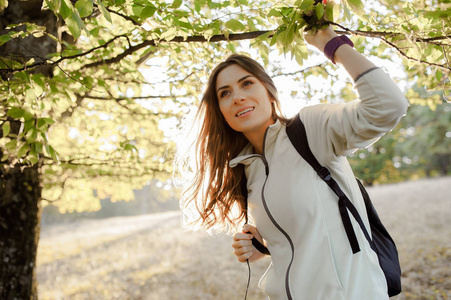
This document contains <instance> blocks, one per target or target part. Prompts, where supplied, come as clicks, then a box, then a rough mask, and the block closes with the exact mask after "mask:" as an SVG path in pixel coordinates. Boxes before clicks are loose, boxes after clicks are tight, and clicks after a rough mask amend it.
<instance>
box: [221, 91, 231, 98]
mask: <svg viewBox="0 0 451 300" xmlns="http://www.w3.org/2000/svg"><path fill="white" fill-rule="evenodd" d="M228 93H229V91H222V92H220V93H219V98H224V97H225V96H227V95H228Z"/></svg>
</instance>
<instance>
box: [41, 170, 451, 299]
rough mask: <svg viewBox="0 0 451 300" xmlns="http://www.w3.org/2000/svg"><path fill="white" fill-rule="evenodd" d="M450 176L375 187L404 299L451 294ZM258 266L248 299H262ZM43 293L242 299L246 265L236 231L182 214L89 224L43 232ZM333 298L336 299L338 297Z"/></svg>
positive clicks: (67, 296)
mask: <svg viewBox="0 0 451 300" xmlns="http://www.w3.org/2000/svg"><path fill="white" fill-rule="evenodd" d="M450 186H451V177H444V178H436V179H425V180H419V181H411V182H404V183H398V184H390V185H383V186H377V187H372V188H369V189H368V192H369V193H370V195H371V197H372V199H373V202H374V205H375V206H376V208H377V210H378V212H379V215H380V217H381V219H382V220H383V222H384V224H385V225H386V227H387V228H388V230H389V231H390V233H391V234H392V236H393V238H394V239H395V241H396V242H397V245H398V250H399V252H400V259H401V267H402V270H403V293H402V294H401V295H399V296H397V297H395V298H392V299H396V300H407V299H408V300H410V299H435V300H445V299H451V276H450V275H451V270H450V266H451V226H450V221H451V218H450V212H449V209H450V207H451V206H450V204H451V203H450V202H451V197H450V191H451V190H450V188H449V187H450ZM268 264H269V259H265V260H262V261H259V262H257V263H254V264H252V265H251V267H252V279H251V286H250V290H249V295H248V299H249V300H252V299H264V297H263V295H262V293H261V292H260V291H259V289H258V286H257V285H258V280H259V278H260V276H261V275H262V274H263V273H264V271H265V269H266V268H267V266H268ZM37 276H38V282H39V297H40V298H41V299H134V300H138V299H146V300H154V299H155V300H157V299H158V300H159V299H202V300H209V299H244V292H245V290H246V282H247V276H248V275H247V266H246V264H241V263H238V261H237V260H236V259H235V256H234V255H233V251H232V247H231V237H229V236H219V237H211V236H209V235H207V234H206V233H204V232H191V231H185V230H184V229H183V228H182V227H181V224H180V214H179V213H178V212H168V213H162V214H155V215H145V216H136V217H119V218H110V219H104V220H85V221H79V222H75V223H72V224H63V225H52V226H47V227H44V228H42V233H41V241H40V244H39V249H38V267H37ZM331 300H333V299H331Z"/></svg>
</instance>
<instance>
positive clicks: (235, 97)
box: [233, 92, 244, 103]
mask: <svg viewBox="0 0 451 300" xmlns="http://www.w3.org/2000/svg"><path fill="white" fill-rule="evenodd" d="M243 100H244V96H243V95H242V94H241V93H240V92H235V93H233V102H235V103H239V102H241V101H243Z"/></svg>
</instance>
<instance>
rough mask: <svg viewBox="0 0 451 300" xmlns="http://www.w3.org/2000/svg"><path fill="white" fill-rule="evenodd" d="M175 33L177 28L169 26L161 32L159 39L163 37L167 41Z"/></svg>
mask: <svg viewBox="0 0 451 300" xmlns="http://www.w3.org/2000/svg"><path fill="white" fill-rule="evenodd" d="M176 35H177V28H175V27H171V28H170V29H169V30H167V31H165V32H163V33H162V34H161V36H160V38H161V39H165V40H167V41H170V40H172V39H173V38H174V37H175V36H176Z"/></svg>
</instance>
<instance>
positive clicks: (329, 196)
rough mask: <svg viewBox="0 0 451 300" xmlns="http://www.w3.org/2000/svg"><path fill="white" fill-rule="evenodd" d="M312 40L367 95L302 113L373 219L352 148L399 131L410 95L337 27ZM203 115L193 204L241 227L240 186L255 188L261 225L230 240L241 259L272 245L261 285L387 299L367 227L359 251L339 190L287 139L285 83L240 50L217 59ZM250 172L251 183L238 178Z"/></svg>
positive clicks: (335, 170) (296, 294)
mask: <svg viewBox="0 0 451 300" xmlns="http://www.w3.org/2000/svg"><path fill="white" fill-rule="evenodd" d="M305 39H306V41H307V42H308V43H309V44H311V45H313V46H315V47H316V48H318V49H319V50H321V51H323V52H325V54H326V56H328V57H329V58H330V59H331V60H332V61H333V62H334V63H338V64H341V65H342V66H343V67H344V68H345V69H346V70H347V72H348V73H349V75H350V76H351V77H352V78H353V79H354V80H355V88H356V89H357V92H358V94H359V98H360V99H358V100H355V101H352V102H349V103H346V104H324V105H316V106H311V107H306V108H304V109H302V110H301V111H300V113H299V114H300V117H301V120H302V121H303V123H304V125H305V127H306V132H307V137H308V140H309V144H310V148H311V149H312V152H313V153H314V154H315V156H316V158H317V159H318V161H319V162H320V163H321V164H322V165H323V166H325V167H327V168H328V169H329V170H330V171H331V174H332V177H334V178H335V179H336V181H337V182H338V183H339V185H340V187H341V188H342V189H343V190H344V192H345V193H346V194H347V195H348V197H349V198H350V199H351V201H352V202H353V203H354V205H355V206H356V208H357V209H358V211H359V212H360V215H361V216H362V217H363V218H364V221H365V222H366V225H367V227H368V220H367V219H366V214H365V213H364V212H365V206H364V203H363V200H362V196H361V193H360V190H359V188H358V186H357V183H356V181H355V178H354V175H353V173H352V170H351V168H350V167H349V164H348V162H347V160H346V158H345V156H346V155H347V154H350V153H352V152H353V151H355V149H357V148H364V147H367V146H369V145H370V144H372V143H373V142H375V141H376V140H377V139H378V138H379V137H380V136H382V135H383V134H384V133H386V132H387V131H389V130H391V129H392V128H393V127H394V126H395V125H396V124H397V123H398V122H399V120H400V118H401V117H402V116H403V115H404V114H405V113H406V110H407V107H408V103H407V101H406V99H405V97H404V96H403V94H402V93H401V91H400V90H399V89H398V88H397V87H396V85H395V84H394V83H393V81H392V80H391V79H390V78H389V76H388V75H386V74H385V73H384V72H383V71H382V70H380V69H379V68H377V67H375V66H374V65H373V63H371V62H370V61H369V60H367V59H366V58H365V57H364V56H362V55H361V54H360V53H358V52H357V51H355V50H354V48H353V47H352V43H351V42H350V40H349V39H347V38H344V37H338V36H337V35H336V33H335V32H334V31H333V30H332V28H331V27H329V28H327V29H325V30H320V31H318V32H317V33H316V34H315V35H306V36H305ZM198 118H199V121H203V123H202V125H201V129H200V133H199V136H198V140H197V143H196V147H197V148H196V149H197V151H196V154H197V160H196V162H197V173H196V176H195V178H194V181H193V183H192V185H191V188H190V189H189V190H188V191H189V192H188V193H187V194H185V196H186V198H185V201H186V202H185V207H189V205H190V204H195V205H196V208H197V210H198V212H199V214H200V217H199V221H200V223H201V224H202V225H203V226H204V227H206V228H210V227H213V226H218V225H222V226H224V227H228V228H236V227H237V226H238V225H239V224H242V222H243V219H244V217H245V213H246V205H245V199H244V197H243V196H242V195H243V194H244V195H246V194H247V201H248V205H249V215H250V216H251V217H252V220H253V223H254V225H255V226H252V225H250V224H246V225H245V226H244V227H243V230H242V232H238V233H235V234H234V236H233V243H232V246H233V248H234V250H235V255H236V256H237V258H238V260H239V261H240V262H245V261H246V260H249V261H255V260H258V259H260V258H262V257H264V256H265V255H264V254H262V253H260V252H259V251H257V250H256V249H255V248H254V246H252V243H251V238H252V237H256V238H257V239H258V240H259V241H261V242H263V243H264V244H265V245H266V246H267V247H268V249H269V251H270V252H271V256H270V257H271V265H270V266H269V268H268V270H267V271H266V273H265V275H264V276H263V277H262V279H261V280H260V288H261V289H262V291H263V293H264V294H265V295H267V296H268V298H269V299H271V300H273V299H308V300H315V299H333V300H337V299H342V300H362V299H365V300H380V299H387V298H388V296H387V285H386V281H385V277H384V274H383V272H382V270H381V269H380V267H379V264H378V259H377V256H376V254H375V253H374V252H373V251H372V250H371V248H370V247H369V245H368V243H367V242H366V239H365V237H364V235H363V233H362V232H361V230H355V232H356V235H357V239H358V242H359V245H361V248H362V251H360V252H358V253H356V254H353V253H352V251H351V249H350V246H349V242H348V239H347V236H346V233H345V230H344V228H343V224H342V220H341V217H340V214H339V211H338V207H337V198H336V196H335V195H334V194H333V192H332V191H331V190H330V188H329V187H328V186H327V185H326V184H325V183H324V181H323V180H322V179H321V178H319V177H318V176H317V174H316V173H315V171H314V170H313V169H312V168H311V167H310V165H308V163H307V162H306V161H305V160H303V159H302V157H301V156H300V155H299V154H298V152H297V151H296V150H295V148H294V147H293V145H292V144H291V142H290V141H289V139H288V137H287V134H286V130H285V129H286V128H285V126H284V125H287V122H288V120H287V119H285V118H284V117H283V116H282V114H281V113H280V109H279V100H278V98H277V90H276V88H275V86H274V83H273V81H272V80H271V78H270V77H269V76H268V75H267V74H266V72H265V71H264V69H263V68H262V67H261V66H260V65H258V64H257V63H256V62H255V61H253V60H251V59H249V58H247V57H243V56H239V55H232V56H231V57H229V58H228V59H227V60H226V61H225V62H223V63H221V64H219V65H218V66H217V67H216V68H215V69H214V70H213V72H212V74H211V77H210V79H209V82H208V86H207V90H206V92H205V94H204V96H203V100H202V103H201V105H200V110H199V112H198ZM202 118H203V120H202ZM243 168H244V172H243ZM243 173H244V174H245V176H246V179H247V186H246V187H245V188H246V189H247V191H246V190H242V185H241V184H240V183H242V182H243V181H242V180H244V179H243V178H242V176H243ZM243 189H244V187H243ZM236 209H237V210H236ZM237 211H238V212H237ZM354 228H356V229H358V225H356V224H354Z"/></svg>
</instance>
